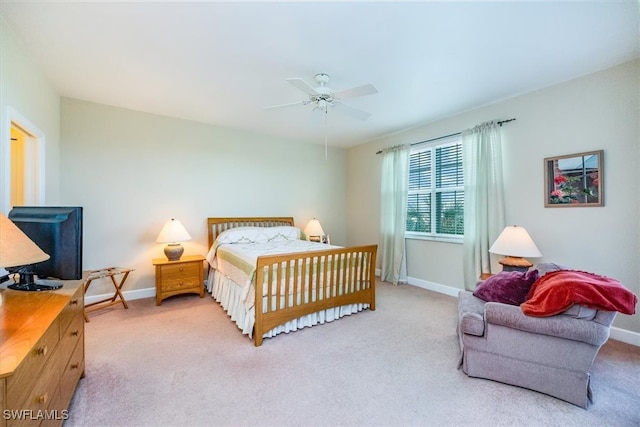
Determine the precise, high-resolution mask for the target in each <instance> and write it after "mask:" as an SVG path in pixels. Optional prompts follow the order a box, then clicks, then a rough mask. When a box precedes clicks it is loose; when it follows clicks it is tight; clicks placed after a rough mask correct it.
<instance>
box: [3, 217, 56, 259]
mask: <svg viewBox="0 0 640 427" xmlns="http://www.w3.org/2000/svg"><path fill="white" fill-rule="evenodd" d="M48 259H49V255H47V254H46V253H44V252H43V251H42V249H40V248H39V247H38V245H36V244H35V243H34V242H33V241H32V240H31V239H29V237H27V235H26V234H24V233H23V232H22V230H20V229H19V228H18V227H17V226H16V225H15V224H14V223H13V222H12V221H11V220H10V219H9V218H7V217H6V216H4V215H3V214H0V267H18V266H23V265H30V264H36V263H38V262H42V261H46V260H48Z"/></svg>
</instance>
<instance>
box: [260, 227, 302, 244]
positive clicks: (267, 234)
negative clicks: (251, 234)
mask: <svg viewBox="0 0 640 427" xmlns="http://www.w3.org/2000/svg"><path fill="white" fill-rule="evenodd" d="M261 230H262V232H261V233H260V234H259V235H258V237H257V238H256V240H255V241H256V242H258V243H266V242H284V241H286V240H300V234H301V231H300V229H299V228H297V227H293V226H289V225H281V226H278V227H264V228H261Z"/></svg>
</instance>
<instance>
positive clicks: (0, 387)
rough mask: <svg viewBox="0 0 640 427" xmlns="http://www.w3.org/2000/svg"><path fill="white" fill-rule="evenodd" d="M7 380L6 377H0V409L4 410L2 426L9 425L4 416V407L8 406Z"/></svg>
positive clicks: (0, 418)
mask: <svg viewBox="0 0 640 427" xmlns="http://www.w3.org/2000/svg"><path fill="white" fill-rule="evenodd" d="M5 386H6V382H5V380H4V378H0V410H2V416H0V427H5V426H6V425H7V420H6V419H5V417H4V409H5V408H6V407H7V392H6V390H5Z"/></svg>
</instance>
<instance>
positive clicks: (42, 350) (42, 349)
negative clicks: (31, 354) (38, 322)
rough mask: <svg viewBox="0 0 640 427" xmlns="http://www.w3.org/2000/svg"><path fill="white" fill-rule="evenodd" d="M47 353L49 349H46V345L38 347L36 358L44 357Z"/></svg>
mask: <svg viewBox="0 0 640 427" xmlns="http://www.w3.org/2000/svg"><path fill="white" fill-rule="evenodd" d="M48 352H49V347H47V346H46V345H45V346H44V347H39V348H38V349H36V354H37V355H38V356H46V355H47V353H48Z"/></svg>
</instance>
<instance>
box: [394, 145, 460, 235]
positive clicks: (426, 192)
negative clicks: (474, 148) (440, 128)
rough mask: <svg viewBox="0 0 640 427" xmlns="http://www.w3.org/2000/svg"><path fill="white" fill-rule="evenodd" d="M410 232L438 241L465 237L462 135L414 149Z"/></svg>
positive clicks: (410, 199) (411, 164)
mask: <svg viewBox="0 0 640 427" xmlns="http://www.w3.org/2000/svg"><path fill="white" fill-rule="evenodd" d="M406 231H407V232H410V233H414V235H420V236H424V237H435V238H439V237H445V238H448V237H461V236H463V235H464V181H463V176H462V140H461V139H460V136H459V135H456V136H455V137H450V138H447V139H446V140H445V141H443V140H439V141H438V142H437V143H435V144H434V143H432V144H420V145H417V146H415V147H414V148H413V149H412V151H411V154H410V157H409V194H408V199H407V226H406Z"/></svg>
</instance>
